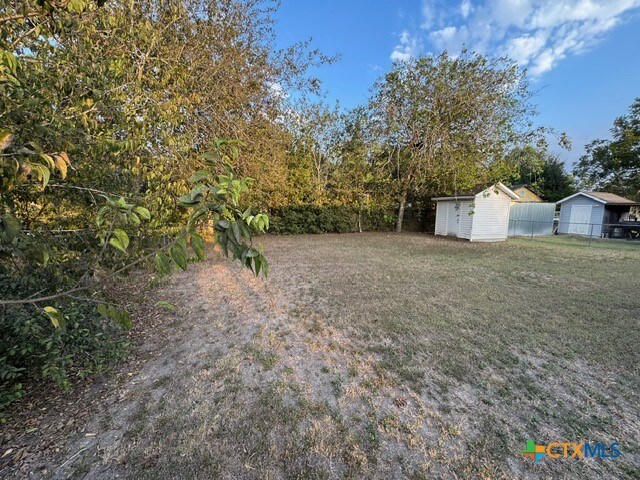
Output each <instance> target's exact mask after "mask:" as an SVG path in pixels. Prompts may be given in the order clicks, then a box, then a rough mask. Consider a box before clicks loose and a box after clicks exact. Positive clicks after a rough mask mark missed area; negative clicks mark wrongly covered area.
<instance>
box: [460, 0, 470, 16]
mask: <svg viewBox="0 0 640 480" xmlns="http://www.w3.org/2000/svg"><path fill="white" fill-rule="evenodd" d="M472 10H473V6H472V5H471V2H470V1H469V0H462V3H461V4H460V13H461V14H462V18H467V17H468V16H469V14H470V13H471V11H472Z"/></svg>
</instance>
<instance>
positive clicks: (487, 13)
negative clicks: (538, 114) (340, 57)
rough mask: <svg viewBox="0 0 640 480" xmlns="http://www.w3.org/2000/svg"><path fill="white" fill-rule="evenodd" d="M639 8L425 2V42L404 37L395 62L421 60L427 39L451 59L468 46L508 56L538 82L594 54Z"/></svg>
mask: <svg viewBox="0 0 640 480" xmlns="http://www.w3.org/2000/svg"><path fill="white" fill-rule="evenodd" d="M638 7H640V0H474V1H473V3H472V1H471V0H462V1H461V2H460V3H458V6H457V7H451V6H443V4H441V3H437V0H423V2H422V8H421V20H420V24H421V27H422V32H423V34H422V35H423V36H422V37H421V36H420V35H415V34H414V35H411V34H409V33H408V32H406V31H405V32H403V34H402V35H401V38H400V43H399V44H398V45H397V46H396V48H395V49H394V51H393V53H392V54H391V57H392V59H394V60H402V59H407V58H410V57H412V56H415V55H417V54H418V53H419V52H420V51H421V49H422V43H421V39H422V38H424V39H425V43H428V44H429V47H432V48H434V49H438V50H445V49H446V50H448V51H450V52H451V53H455V52H456V51H459V50H460V49H461V48H462V47H463V46H466V47H467V48H469V49H470V50H474V51H477V52H480V53H489V54H496V55H508V56H510V57H511V58H513V59H514V60H516V61H517V62H518V63H519V64H520V65H521V66H523V67H526V68H528V69H529V71H530V73H531V74H532V75H534V76H539V75H542V74H543V73H545V72H548V71H549V70H551V69H553V68H554V67H555V66H556V65H557V64H558V62H560V61H561V60H562V59H564V58H566V57H568V56H570V55H576V54H579V53H581V52H584V51H587V50H589V49H590V48H592V47H593V46H594V45H595V44H597V43H598V42H599V41H600V40H602V38H603V37H604V35H605V34H606V33H607V32H609V31H610V30H611V29H613V28H614V27H615V26H616V25H618V24H619V23H620V22H622V21H624V20H625V19H626V18H627V17H628V15H629V14H630V12H631V11H632V10H634V9H636V8H638Z"/></svg>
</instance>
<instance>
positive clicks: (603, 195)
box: [556, 192, 640, 206]
mask: <svg viewBox="0 0 640 480" xmlns="http://www.w3.org/2000/svg"><path fill="white" fill-rule="evenodd" d="M578 195H582V196H584V197H587V198H590V199H591V200H595V201H596V202H599V203H603V204H605V205H629V206H633V205H640V202H635V201H633V200H629V199H628V198H624V197H621V196H620V195H616V194H615V193H607V192H578V193H574V194H573V195H570V196H568V197H566V198H563V199H562V200H559V201H558V202H556V203H564V202H566V201H567V200H571V199H572V198H575V197H577V196H578Z"/></svg>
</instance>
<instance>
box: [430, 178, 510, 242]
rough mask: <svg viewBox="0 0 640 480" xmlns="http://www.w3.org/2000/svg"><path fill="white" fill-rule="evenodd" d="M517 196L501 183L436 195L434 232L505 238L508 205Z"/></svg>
mask: <svg viewBox="0 0 640 480" xmlns="http://www.w3.org/2000/svg"><path fill="white" fill-rule="evenodd" d="M518 198H519V197H518V195H516V194H515V193H514V192H512V191H511V190H510V189H509V188H507V187H505V186H504V185H503V184H502V183H496V184H495V185H491V186H490V187H478V188H476V189H474V190H472V191H471V192H469V193H468V194H465V195H457V196H454V197H436V198H433V199H432V200H434V201H436V202H437V204H436V229H435V234H436V235H451V236H454V237H458V238H466V239H467V240H471V241H472V242H500V241H504V240H506V239H507V234H508V231H509V208H510V206H511V202H512V201H513V200H517V199H518Z"/></svg>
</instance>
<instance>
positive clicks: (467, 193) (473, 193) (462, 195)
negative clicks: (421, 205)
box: [431, 182, 520, 201]
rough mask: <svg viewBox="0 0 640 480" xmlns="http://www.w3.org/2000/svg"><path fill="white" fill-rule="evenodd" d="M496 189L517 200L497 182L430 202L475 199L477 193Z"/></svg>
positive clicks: (507, 189)
mask: <svg viewBox="0 0 640 480" xmlns="http://www.w3.org/2000/svg"><path fill="white" fill-rule="evenodd" d="M493 187H495V188H497V189H498V190H501V191H502V192H503V193H506V194H507V195H508V196H510V197H511V198H513V199H515V200H517V199H518V198H520V197H518V195H516V194H515V193H514V192H512V191H511V189H509V188H507V187H506V186H504V184H502V183H500V182H498V183H496V184H494V185H487V184H486V183H484V184H478V185H476V186H475V187H473V188H471V189H469V190H466V191H463V192H461V193H460V194H459V195H455V196H449V197H434V198H432V199H431V200H434V201H438V200H471V199H473V198H475V196H476V195H478V194H479V193H482V192H484V191H485V190H489V189H490V188H493Z"/></svg>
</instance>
